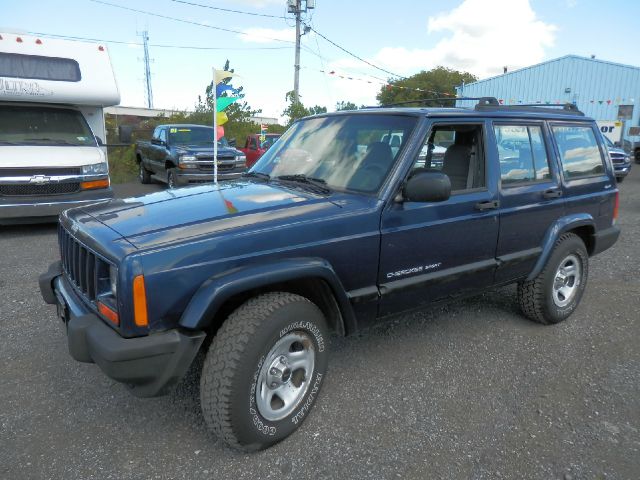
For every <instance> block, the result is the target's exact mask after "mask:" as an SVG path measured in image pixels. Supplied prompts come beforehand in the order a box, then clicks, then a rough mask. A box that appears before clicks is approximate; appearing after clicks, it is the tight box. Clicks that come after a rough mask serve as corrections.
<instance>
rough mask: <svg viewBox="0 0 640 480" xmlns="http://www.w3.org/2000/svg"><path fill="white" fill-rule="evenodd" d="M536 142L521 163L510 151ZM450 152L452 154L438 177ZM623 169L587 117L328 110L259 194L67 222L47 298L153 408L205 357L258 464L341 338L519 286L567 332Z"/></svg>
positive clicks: (223, 418) (511, 111)
mask: <svg viewBox="0 0 640 480" xmlns="http://www.w3.org/2000/svg"><path fill="white" fill-rule="evenodd" d="M394 131H395V132H397V131H399V132H402V136H403V139H404V141H403V142H401V147H400V148H399V149H398V150H397V152H396V153H395V154H394V153H393V152H392V150H391V145H390V144H389V143H385V142H383V141H380V139H381V135H380V132H394ZM525 136H526V138H528V139H530V140H528V144H527V143H521V144H520V145H519V147H518V150H517V152H515V151H511V153H509V156H508V158H507V161H506V162H503V158H502V153H501V151H500V150H499V149H498V144H497V141H496V139H497V138H500V139H502V140H507V139H508V138H510V137H511V138H524V137H525ZM435 139H442V140H441V141H442V142H443V143H444V142H447V143H449V146H448V147H447V148H446V152H445V153H444V155H443V159H442V164H441V165H440V166H436V167H434V165H430V166H429V167H425V160H424V158H422V159H421V158H420V157H421V152H423V151H424V149H425V145H426V148H427V150H429V148H430V146H429V144H430V143H433V142H434V141H436V140H435ZM538 145H539V146H541V147H542V148H537V146H538ZM443 148H444V147H443ZM361 151H364V155H361V154H359V153H358V152H361ZM505 151H506V150H505ZM516 155H517V156H516ZM501 163H504V165H501ZM507 166H508V168H507ZM614 175H615V173H614V171H613V169H612V166H611V163H610V162H609V161H608V159H607V153H606V147H605V145H604V144H603V140H602V136H601V135H600V133H599V131H598V129H597V126H596V124H595V122H594V121H593V120H592V119H589V118H586V117H584V116H583V115H582V114H581V113H580V112H579V111H577V110H576V109H575V107H567V108H566V109H561V110H557V109H552V108H542V107H540V108H533V107H517V106H502V105H499V104H498V102H497V100H495V99H486V100H484V101H482V102H481V103H480V104H479V105H478V106H476V107H475V109H468V110H466V111H462V110H461V109H459V108H456V109H412V108H406V109H398V108H396V109H382V108H381V109H363V110H358V111H350V112H335V113H330V114H324V115H320V116H315V117H309V118H306V119H302V120H300V121H298V122H296V123H294V124H293V126H292V127H291V128H290V129H289V130H288V131H287V132H286V133H285V134H284V135H283V137H282V138H281V139H280V140H279V141H278V142H277V144H276V145H274V146H273V147H272V148H271V149H269V150H268V151H267V153H265V155H264V156H263V157H262V158H261V159H260V160H259V161H258V163H256V165H255V166H254V167H253V168H252V169H251V170H250V171H249V172H247V173H246V174H245V175H244V177H243V179H242V180H240V181H237V182H232V183H228V184H226V185H219V186H211V185H204V186H198V187H192V188H189V189H181V190H176V191H171V192H158V193H154V194H152V195H148V196H144V197H138V198H129V199H124V200H119V199H118V200H113V201H111V202H110V203H108V204H103V205H97V206H92V207H87V208H83V209H73V210H68V211H66V212H65V213H64V214H63V215H62V216H61V218H60V227H59V243H60V252H61V260H60V261H58V262H56V263H54V264H53V265H51V267H50V269H49V271H48V272H46V273H45V274H43V275H42V276H41V277H40V288H41V291H42V295H43V298H44V300H45V301H46V302H48V303H50V304H54V305H57V311H58V315H59V316H60V317H61V318H62V320H63V322H64V324H65V325H66V332H67V333H66V334H67V338H68V345H69V351H70V353H71V355H72V356H73V358H75V359H76V360H78V361H81V362H90V363H91V362H95V363H96V364H97V365H98V366H99V367H100V368H101V369H102V370H103V372H104V373H105V374H106V375H108V376H109V377H110V378H112V379H113V380H115V381H117V382H122V383H123V384H125V385H126V386H127V387H128V388H129V389H131V392H132V393H133V394H134V395H138V396H142V397H148V396H155V395H159V394H162V393H164V392H166V391H167V389H168V388H169V387H170V386H172V385H174V384H175V383H176V382H178V381H179V380H180V379H181V378H182V377H183V376H184V374H185V372H186V371H187V369H188V368H189V367H190V365H191V364H192V363H193V360H194V358H195V357H196V355H197V354H198V352H201V351H202V352H203V354H204V355H205V360H204V366H203V368H202V372H201V374H200V400H201V402H200V404H201V408H202V412H203V416H204V419H205V421H206V423H207V425H208V426H209V428H211V430H212V431H213V432H215V434H216V435H217V436H218V437H219V438H221V439H222V440H224V441H225V442H226V443H227V444H228V445H231V446H233V447H235V448H238V449H243V450H256V449H261V448H265V447H268V446H270V445H272V444H274V443H276V442H278V441H280V440H283V439H284V438H286V437H287V436H288V435H289V434H291V433H292V432H293V431H294V430H296V429H297V428H298V427H299V426H300V425H301V424H302V422H303V421H304V419H305V418H306V417H307V416H308V415H309V413H310V411H311V409H312V407H313V405H314V403H315V401H316V399H317V398H318V394H319V391H320V389H321V387H322V385H323V384H324V383H325V379H326V376H327V375H328V373H327V362H328V360H329V359H328V357H329V349H328V348H327V344H328V342H329V336H328V334H329V332H330V331H334V332H336V333H337V334H338V335H345V334H350V333H353V332H356V331H358V330H359V329H361V328H363V327H367V326H369V325H372V324H373V323H375V322H377V321H380V320H383V319H385V318H388V317H390V316H392V315H396V314H399V313H401V312H404V311H407V310H411V309H414V308H417V307H425V306H428V305H429V304H430V303H431V302H434V301H438V300H445V299H447V300H451V299H457V298H461V297H464V296H468V295H472V294H476V293H478V292H482V291H484V290H486V289H488V288H493V287H495V286H500V285H505V284H509V283H517V299H518V302H519V305H520V308H521V310H522V312H523V314H524V315H525V316H526V317H528V318H530V319H531V320H533V321H536V322H540V323H542V324H554V323H558V322H562V321H563V320H566V319H567V318H568V317H569V316H570V315H571V314H572V313H573V312H574V311H575V310H576V308H577V307H578V305H579V303H580V299H581V297H582V295H583V293H584V291H585V288H586V285H587V273H588V271H589V257H591V256H593V255H596V254H598V253H600V252H602V251H603V250H605V249H607V248H609V247H611V246H612V245H613V244H614V243H615V242H616V240H617V238H618V235H619V233H620V230H619V228H618V227H617V225H616V218H617V212H618V190H617V188H616V182H615V177H614ZM577 321H579V319H577ZM373 368H374V367H372V369H373ZM398 368H400V369H402V368H403V367H402V365H398ZM375 375H376V373H375V372H374V371H372V372H371V376H372V378H375ZM80 394H81V393H80ZM149 408H153V407H149ZM337 408H342V407H339V406H338V407H337Z"/></svg>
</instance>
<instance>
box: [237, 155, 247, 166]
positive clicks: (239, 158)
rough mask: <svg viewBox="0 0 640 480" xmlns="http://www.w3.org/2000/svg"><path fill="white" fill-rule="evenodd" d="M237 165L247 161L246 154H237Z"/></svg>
mask: <svg viewBox="0 0 640 480" xmlns="http://www.w3.org/2000/svg"><path fill="white" fill-rule="evenodd" d="M235 160H236V165H244V164H246V163H247V157H246V156H245V155H236V157H235Z"/></svg>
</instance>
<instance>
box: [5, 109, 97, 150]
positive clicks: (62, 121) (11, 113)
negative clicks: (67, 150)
mask: <svg viewBox="0 0 640 480" xmlns="http://www.w3.org/2000/svg"><path fill="white" fill-rule="evenodd" d="M1 145H47V146H50V145H55V146H91V147H95V146H96V145H97V144H96V140H95V138H94V137H93V133H91V130H90V129H89V125H87V122H86V121H85V119H84V117H83V116H82V114H81V113H80V112H78V111H77V110H71V109H66V108H51V107H36V106H34V107H17V106H6V105H0V146H1Z"/></svg>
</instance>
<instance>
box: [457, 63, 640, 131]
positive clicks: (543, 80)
mask: <svg viewBox="0 0 640 480" xmlns="http://www.w3.org/2000/svg"><path fill="white" fill-rule="evenodd" d="M456 90H457V95H458V96H459V97H462V96H464V97H496V98H497V99H498V100H499V101H500V103H503V104H504V105H517V104H525V103H540V104H563V103H567V102H569V103H575V104H576V105H577V106H578V108H579V109H580V110H582V111H583V112H584V113H585V115H587V116H589V117H592V118H594V119H595V120H597V121H599V123H604V122H607V121H608V122H610V123H611V122H616V121H618V120H619V118H620V117H619V113H622V114H623V115H624V114H629V113H630V114H631V115H630V117H631V118H628V119H626V120H624V121H623V122H619V123H616V128H619V130H618V138H616V139H615V140H614V141H617V140H620V136H619V134H620V133H622V137H623V138H624V140H632V141H633V140H635V143H637V142H638V140H640V137H639V136H635V135H634V136H631V137H630V136H629V128H631V127H638V126H640V67H633V66H629V65H622V64H619V63H613V62H607V61H604V60H599V59H595V58H585V57H579V56H577V55H567V56H564V57H560V58H556V59H555V60H549V61H547V62H543V63H539V64H537V65H532V66H530V67H526V68H522V69H520V70H514V71H513V72H508V73H505V74H503V75H499V76H496V77H491V78H487V79H484V80H480V81H478V82H474V83H470V84H467V85H461V86H459V87H457V88H456ZM472 104H473V102H461V101H458V105H459V106H470V105H472ZM621 105H622V106H623V108H622V109H620V108H619V107H620V106H621ZM625 106H626V107H625ZM634 130H636V129H634ZM634 130H632V131H631V133H636V132H635V131H634ZM610 138H611V137H610Z"/></svg>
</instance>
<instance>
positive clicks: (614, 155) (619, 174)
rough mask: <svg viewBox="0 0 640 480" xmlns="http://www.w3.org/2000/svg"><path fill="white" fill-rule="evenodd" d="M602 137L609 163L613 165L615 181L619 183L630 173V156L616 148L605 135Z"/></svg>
mask: <svg viewBox="0 0 640 480" xmlns="http://www.w3.org/2000/svg"><path fill="white" fill-rule="evenodd" d="M603 137H604V143H605V145H606V146H607V150H609V156H610V157H611V163H613V170H614V172H615V174H616V181H617V182H618V183H621V182H622V181H623V180H624V179H625V177H626V176H627V175H629V172H630V171H631V155H629V154H628V153H627V152H625V151H624V150H623V149H622V148H618V147H616V146H615V145H614V143H613V142H612V141H611V140H609V138H608V137H607V136H606V135H603Z"/></svg>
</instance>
